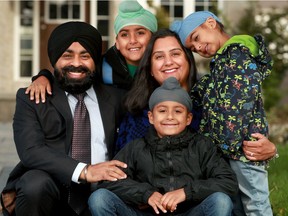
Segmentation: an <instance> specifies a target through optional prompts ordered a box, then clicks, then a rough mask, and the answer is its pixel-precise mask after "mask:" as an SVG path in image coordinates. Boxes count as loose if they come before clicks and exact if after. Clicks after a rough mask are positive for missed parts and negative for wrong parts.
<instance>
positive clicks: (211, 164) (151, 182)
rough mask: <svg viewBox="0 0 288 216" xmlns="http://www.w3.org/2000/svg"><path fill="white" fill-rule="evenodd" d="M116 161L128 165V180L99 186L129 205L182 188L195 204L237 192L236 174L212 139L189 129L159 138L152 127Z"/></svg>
mask: <svg viewBox="0 0 288 216" xmlns="http://www.w3.org/2000/svg"><path fill="white" fill-rule="evenodd" d="M115 159H117V160H120V161H123V162H125V163H127V165H128V167H127V168H126V169H124V171H125V173H126V174H127V176H128V177H127V179H124V180H118V181H116V182H108V181H105V182H103V183H102V184H100V185H99V187H101V188H107V189H109V190H111V191H112V192H114V193H115V194H116V195H117V196H119V197H120V198H121V199H122V200H123V201H124V202H126V203H128V204H132V205H137V206H138V205H142V204H147V203H148V199H149V197H150V196H151V195H152V194H153V193H154V192H155V191H158V192H160V193H162V194H165V193H166V192H169V191H173V190H176V189H180V188H184V191H185V194H186V199H187V200H186V201H192V203H191V202H190V203H191V204H195V205H196V204H198V203H199V202H201V201H202V200H204V199H205V198H206V197H207V196H209V195H210V194H212V193H214V192H223V193H225V194H228V195H230V196H231V195H234V194H236V192H237V190H238V183H237V179H236V175H235V173H234V172H233V171H232V169H231V168H230V166H229V165H228V163H227V162H226V161H225V160H224V159H223V158H222V157H221V154H220V153H219V152H218V151H217V148H216V146H215V145H214V144H213V142H212V140H210V139H209V138H207V137H204V136H203V135H201V134H198V133H196V132H194V131H193V132H192V131H190V130H188V129H186V130H185V131H184V132H182V133H181V134H179V135H177V136H167V137H163V138H159V137H158V136H157V134H156V131H155V129H154V128H153V127H151V128H150V130H149V131H148V133H147V135H146V136H145V138H142V139H137V140H134V141H132V142H130V143H129V144H127V145H126V146H125V147H124V148H123V149H121V151H120V152H119V153H118V154H117V155H116V156H115Z"/></svg>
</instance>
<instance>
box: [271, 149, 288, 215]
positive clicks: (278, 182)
mask: <svg viewBox="0 0 288 216" xmlns="http://www.w3.org/2000/svg"><path fill="white" fill-rule="evenodd" d="M277 148H278V153H279V155H280V157H279V158H277V159H275V161H271V162H270V167H269V168H268V173H269V189H270V201H271V204H272V208H273V213H274V215H275V216H288V144H286V145H278V146H277Z"/></svg>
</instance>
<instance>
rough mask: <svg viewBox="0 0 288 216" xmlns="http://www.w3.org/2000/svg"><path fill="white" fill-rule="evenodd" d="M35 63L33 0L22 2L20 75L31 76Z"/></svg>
mask: <svg viewBox="0 0 288 216" xmlns="http://www.w3.org/2000/svg"><path fill="white" fill-rule="evenodd" d="M32 65H33V1H21V2H20V77H30V76H31V75H32V71H33V68H32Z"/></svg>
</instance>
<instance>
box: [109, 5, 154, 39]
mask: <svg viewBox="0 0 288 216" xmlns="http://www.w3.org/2000/svg"><path fill="white" fill-rule="evenodd" d="M130 25H139V26H143V27H145V28H147V29H148V30H150V31H151V32H155V31H157V20H156V17H155V15H154V14H152V13H151V12H150V11H148V10H146V9H144V8H143V7H142V6H141V5H140V4H139V3H138V2H137V1H131V0H125V1H122V2H121V3H120V5H119V9H118V15H117V16H116V19H115V21H114V30H115V33H116V35H117V34H118V33H119V31H120V30H121V29H122V28H123V27H125V26H130Z"/></svg>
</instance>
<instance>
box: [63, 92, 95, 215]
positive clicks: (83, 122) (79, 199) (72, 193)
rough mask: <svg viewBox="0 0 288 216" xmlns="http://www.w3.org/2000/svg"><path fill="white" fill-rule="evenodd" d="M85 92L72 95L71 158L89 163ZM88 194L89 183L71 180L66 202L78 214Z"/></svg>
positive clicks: (85, 205) (87, 115)
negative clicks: (77, 182)
mask: <svg viewBox="0 0 288 216" xmlns="http://www.w3.org/2000/svg"><path fill="white" fill-rule="evenodd" d="M85 95H86V93H82V94H77V95H74V96H75V97H76V98H77V99H78V102H77V104H76V107H75V112H74V124H73V137H72V158H74V159H76V160H78V161H79V162H83V163H87V164H90V163H91V130H90V119H89V113H88V110H87V107H86V106H85V103H84V97H85ZM89 195H90V184H76V183H74V182H72V184H71V187H70V190H69V195H68V202H69V205H70V206H71V208H72V209H73V210H74V211H75V212H76V213H77V214H78V215H80V214H81V212H82V211H83V210H84V209H85V208H86V207H87V201H88V197H89Z"/></svg>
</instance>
